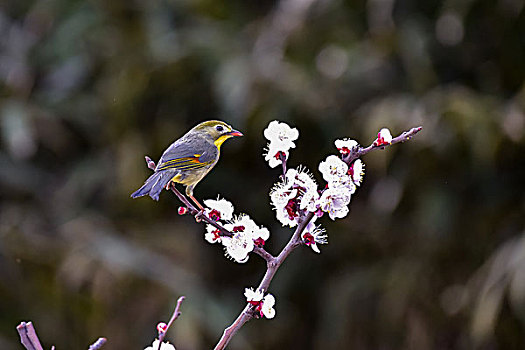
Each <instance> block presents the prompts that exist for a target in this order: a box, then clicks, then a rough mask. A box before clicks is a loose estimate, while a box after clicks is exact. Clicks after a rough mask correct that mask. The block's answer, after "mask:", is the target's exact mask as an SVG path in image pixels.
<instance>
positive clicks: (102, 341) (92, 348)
mask: <svg viewBox="0 0 525 350" xmlns="http://www.w3.org/2000/svg"><path fill="white" fill-rule="evenodd" d="M107 341H108V340H107V339H106V338H98V339H97V341H96V342H94V343H93V344H91V345H90V346H89V349H88V350H99V349H100V348H101V347H102V346H103V345H104V344H106V342H107Z"/></svg>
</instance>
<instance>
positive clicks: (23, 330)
mask: <svg viewBox="0 0 525 350" xmlns="http://www.w3.org/2000/svg"><path fill="white" fill-rule="evenodd" d="M16 330H17V331H18V334H19V335H20V342H21V343H22V345H23V346H25V348H26V349H27V350H43V348H42V344H40V339H38V336H37V335H36V330H35V327H34V326H33V323H32V322H21V323H20V324H19V325H18V326H17V327H16Z"/></svg>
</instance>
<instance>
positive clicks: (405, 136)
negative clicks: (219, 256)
mask: <svg viewBox="0 0 525 350" xmlns="http://www.w3.org/2000/svg"><path fill="white" fill-rule="evenodd" d="M421 129H422V128H421V127H416V128H412V129H410V130H408V131H405V132H403V133H402V134H401V135H399V136H397V137H395V138H393V139H392V141H391V142H390V143H389V144H387V145H379V146H376V145H374V143H372V144H371V145H370V146H368V147H366V148H363V147H356V148H354V149H352V150H351V151H350V152H349V154H348V155H346V156H345V157H344V158H343V161H344V162H346V163H347V164H351V163H352V162H353V161H354V160H356V159H358V158H360V157H362V156H363V155H365V154H367V153H369V152H370V151H372V150H375V149H379V148H380V149H384V148H385V147H386V146H391V145H394V144H396V143H400V142H405V141H408V140H410V138H411V137H412V136H414V135H415V134H417V133H418V132H419V131H421ZM281 161H282V162H283V172H284V175H283V176H285V175H286V164H285V161H286V159H284V157H282V156H281ZM313 217H314V213H311V212H309V213H308V214H306V215H305V216H304V217H303V219H302V220H301V221H300V222H299V225H298V226H297V228H296V230H295V232H294V233H293V235H292V237H291V238H290V240H289V241H288V243H287V244H286V246H285V247H284V248H283V250H282V251H281V253H280V254H279V255H278V256H277V257H272V258H270V257H267V258H265V260H266V263H267V268H266V273H265V274H264V276H263V278H262V280H261V282H260V283H259V287H258V289H259V290H264V291H267V290H268V288H269V287H270V283H271V282H272V280H273V277H274V276H275V274H276V273H277V270H278V269H279V268H280V267H281V265H282V264H283V262H284V260H286V258H288V256H289V255H290V254H291V253H292V251H294V250H295V248H297V247H298V246H300V245H301V244H302V240H301V234H302V233H303V231H304V229H305V228H306V225H307V224H308V223H309V222H310V221H311V220H312V218H313ZM254 252H256V251H255V250H254ZM256 253H257V252H256ZM268 255H269V254H268ZM261 256H262V255H261ZM270 256H271V255H270ZM263 258H264V257H263ZM254 317H256V314H255V312H254V307H253V305H251V304H250V303H247V304H246V306H245V307H244V309H243V310H242V311H241V313H240V314H239V316H237V318H236V319H235V321H234V322H233V323H232V324H231V325H230V326H229V327H227V328H226V329H225V330H224V332H223V334H222V337H221V338H220V339H219V342H218V343H217V345H216V346H215V348H214V349H215V350H223V349H225V348H226V346H227V345H228V343H229V342H230V340H231V339H232V338H233V336H234V335H235V334H236V333H237V332H238V331H239V329H241V327H242V326H243V325H244V324H245V323H246V322H248V321H250V320H251V319H252V318H254Z"/></svg>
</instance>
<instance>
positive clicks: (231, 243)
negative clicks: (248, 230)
mask: <svg viewBox="0 0 525 350" xmlns="http://www.w3.org/2000/svg"><path fill="white" fill-rule="evenodd" d="M221 241H222V244H223V245H224V249H225V251H226V252H225V254H226V256H227V257H229V258H231V259H233V260H235V261H236V262H238V263H241V264H242V263H245V262H246V261H248V254H249V253H250V252H251V251H253V248H254V247H255V244H254V243H253V239H252V238H251V237H250V236H249V235H246V234H245V233H244V232H235V233H234V234H233V236H232V237H226V236H224V237H222V239H221Z"/></svg>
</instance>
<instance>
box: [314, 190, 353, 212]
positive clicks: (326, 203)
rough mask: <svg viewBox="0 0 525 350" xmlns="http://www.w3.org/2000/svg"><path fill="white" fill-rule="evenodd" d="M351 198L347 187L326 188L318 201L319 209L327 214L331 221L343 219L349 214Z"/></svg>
mask: <svg viewBox="0 0 525 350" xmlns="http://www.w3.org/2000/svg"><path fill="white" fill-rule="evenodd" d="M351 197H352V192H351V191H350V189H349V188H348V187H343V186H341V187H328V188H327V189H325V190H324V192H323V194H322V195H321V198H320V199H319V207H320V209H321V210H322V211H324V212H326V213H328V215H329V216H330V219H332V220H335V219H337V218H344V217H345V216H346V215H347V214H348V212H349V209H348V204H349V203H350V199H351Z"/></svg>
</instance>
